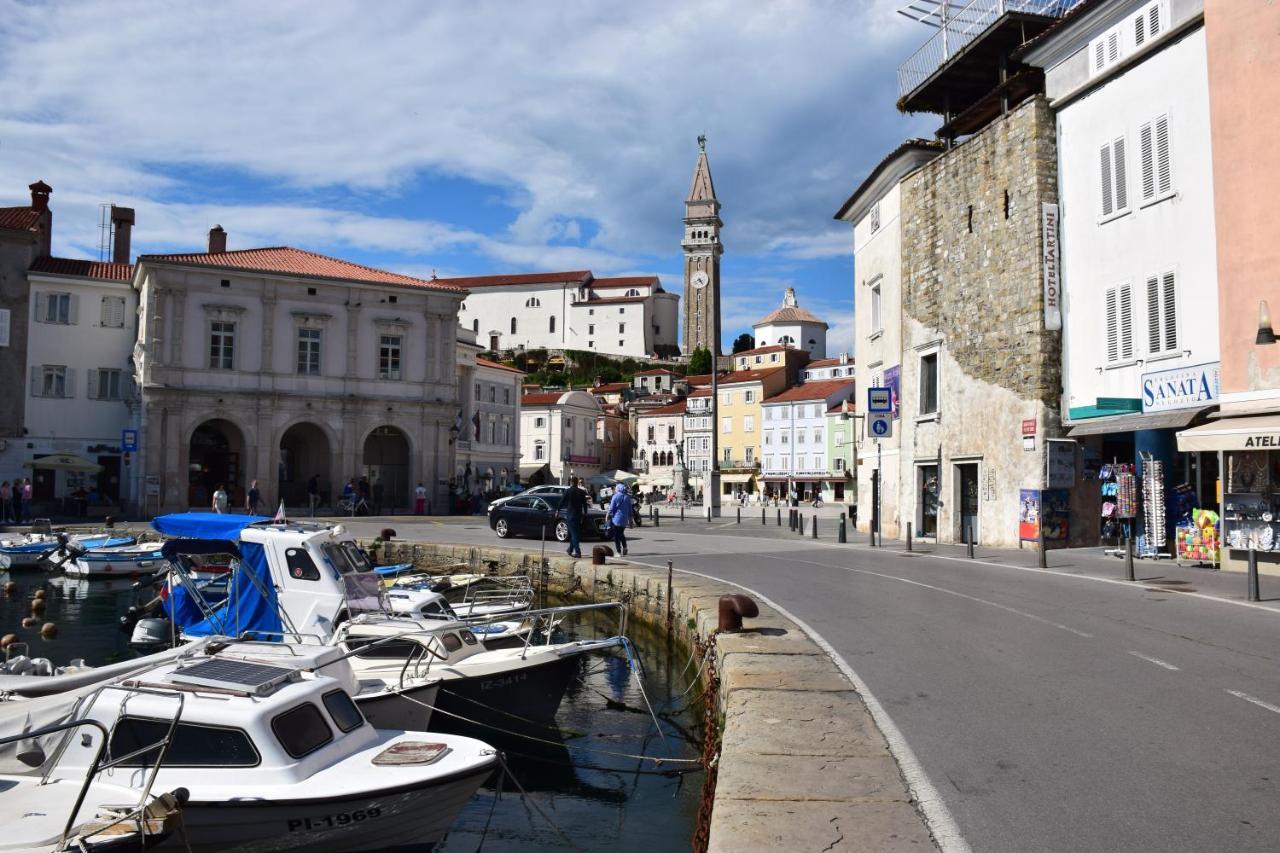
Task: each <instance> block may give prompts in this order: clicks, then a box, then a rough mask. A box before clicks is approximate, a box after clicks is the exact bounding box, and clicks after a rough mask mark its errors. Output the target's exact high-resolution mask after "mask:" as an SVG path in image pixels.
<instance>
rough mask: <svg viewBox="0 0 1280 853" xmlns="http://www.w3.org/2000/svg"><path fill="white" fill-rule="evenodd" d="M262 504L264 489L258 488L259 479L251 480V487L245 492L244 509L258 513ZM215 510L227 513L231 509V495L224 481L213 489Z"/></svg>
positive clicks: (250, 513)
mask: <svg viewBox="0 0 1280 853" xmlns="http://www.w3.org/2000/svg"><path fill="white" fill-rule="evenodd" d="M261 506H262V491H261V490H260V489H259V488H258V481H257V480H250V481H249V488H248V489H247V490H246V491H245V493H244V510H245V512H247V513H249V515H257V514H258V511H259V508H260V507H261ZM211 508H212V509H213V511H214V512H216V513H219V514H225V513H228V512H230V511H231V497H230V495H228V494H227V487H226V485H225V484H223V483H219V484H218V487H217V488H216V489H214V490H213V502H212V507H211Z"/></svg>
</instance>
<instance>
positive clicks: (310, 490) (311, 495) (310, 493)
mask: <svg viewBox="0 0 1280 853" xmlns="http://www.w3.org/2000/svg"><path fill="white" fill-rule="evenodd" d="M307 503H308V504H310V505H311V517H312V518H315V517H316V507H318V506H320V475H319V474H312V475H311V479H310V480H307Z"/></svg>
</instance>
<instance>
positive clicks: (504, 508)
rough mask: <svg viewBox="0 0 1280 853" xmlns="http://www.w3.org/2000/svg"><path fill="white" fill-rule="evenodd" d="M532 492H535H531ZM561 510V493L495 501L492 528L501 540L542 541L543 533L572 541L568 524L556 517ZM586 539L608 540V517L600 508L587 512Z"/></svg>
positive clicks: (490, 509) (562, 540) (564, 540)
mask: <svg viewBox="0 0 1280 853" xmlns="http://www.w3.org/2000/svg"><path fill="white" fill-rule="evenodd" d="M530 491H532V490H530ZM559 508H560V494H548V493H539V494H529V493H526V494H523V495H516V496H515V497H514V498H512V499H511V500H509V501H504V502H502V503H498V502H495V503H494V504H493V505H491V506H490V507H489V527H490V528H492V529H493V532H494V533H496V534H498V538H499V539H506V538H507V537H509V536H533V537H536V538H539V539H541V538H542V536H543V531H544V530H545V531H546V535H547V536H548V537H554V538H555V540H556V541H557V542H568V541H569V525H568V523H567V522H566V521H565V520H564V519H563V518H560V517H558V516H557V515H556V511H557V510H559ZM582 538H583V539H591V538H597V539H604V538H605V514H604V513H603V512H601V511H600V510H598V509H588V510H587V521H586V523H585V524H583V525H582Z"/></svg>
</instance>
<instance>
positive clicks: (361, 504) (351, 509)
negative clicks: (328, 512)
mask: <svg viewBox="0 0 1280 853" xmlns="http://www.w3.org/2000/svg"><path fill="white" fill-rule="evenodd" d="M337 509H338V512H339V513H346V514H348V515H359V514H360V510H361V509H363V510H364V514H365V515H372V514H373V510H372V508H371V507H370V506H369V502H368V501H367V500H365V499H364V498H362V497H360V496H358V495H357V496H356V497H354V498H343V499H342V500H340V501H338V507H337Z"/></svg>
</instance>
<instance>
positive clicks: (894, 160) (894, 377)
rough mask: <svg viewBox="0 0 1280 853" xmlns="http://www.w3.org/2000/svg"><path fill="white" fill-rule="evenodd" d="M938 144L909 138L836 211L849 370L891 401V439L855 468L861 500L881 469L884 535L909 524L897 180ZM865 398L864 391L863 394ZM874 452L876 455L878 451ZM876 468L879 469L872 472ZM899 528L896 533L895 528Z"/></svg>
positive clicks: (868, 448)
mask: <svg viewBox="0 0 1280 853" xmlns="http://www.w3.org/2000/svg"><path fill="white" fill-rule="evenodd" d="M941 150H942V146H941V144H940V143H936V142H928V141H925V140H919V139H916V140H909V141H907V142H905V143H903V144H902V145H901V146H899V147H898V148H897V149H896V150H895V151H893V152H892V153H891V154H889V156H888V157H886V158H884V160H882V161H881V162H880V163H879V164H878V165H877V166H876V167H875V168H874V169H872V170H871V173H870V174H869V175H868V176H867V178H866V179H865V180H864V181H863V182H862V185H861V186H859V187H858V188H857V189H856V190H855V191H854V193H853V195H851V196H850V197H849V200H848V201H846V202H845V203H844V205H843V206H842V207H841V208H840V210H839V212H838V213H837V214H836V218H837V219H841V220H843V221H845V222H849V223H851V224H852V225H853V257H854V264H855V267H854V268H855V270H856V271H857V279H856V282H855V284H854V304H855V305H856V306H857V310H856V311H855V312H854V316H853V320H854V341H855V342H856V344H857V352H858V358H857V362H856V364H855V365H854V370H855V376H856V385H857V387H858V388H864V389H865V388H884V387H888V388H889V389H890V391H891V392H892V394H893V397H894V411H893V418H894V430H893V435H892V436H891V437H889V438H885V439H874V440H870V439H868V440H865V443H864V444H863V445H862V452H861V453H860V455H861V456H862V457H863V458H864V459H865V458H867V457H870V458H871V459H873V460H874V461H875V462H876V464H875V465H872V464H863V465H860V466H858V469H857V479H858V484H857V489H856V492H857V494H858V495H859V499H860V500H861V499H863V498H865V499H867V500H868V501H869V500H870V496H871V495H872V487H871V479H872V473H873V471H876V470H879V471H880V502H881V506H882V507H883V508H884V510H885V512H884V517H883V519H882V520H881V531H882V532H883V533H884V534H885V535H886V536H891V537H895V536H900V535H901V529H905V527H904V525H905V523H906V519H902V518H900V514H899V507H900V505H901V503H902V501H903V500H904V496H902V495H901V493H900V489H899V483H898V479H899V478H898V468H899V464H898V463H899V447H900V443H901V429H900V425H901V420H900V419H899V411H898V403H897V400H898V397H899V396H900V393H901V388H900V387H899V386H900V384H901V375H902V229H901V227H900V216H899V214H900V210H901V199H902V193H901V185H902V181H903V180H904V179H905V178H906V177H907V176H908V175H910V174H911V173H912V172H914V171H915V170H916V169H918V168H920V166H922V165H923V164H925V163H927V162H928V161H930V160H932V159H933V158H934V157H936V156H937V155H938V153H939V152H940V151H941ZM862 395H863V399H864V400H865V391H864V392H862ZM877 451H878V452H877ZM877 466H878V467H877ZM870 518H871V513H870V512H862V513H861V514H860V518H859V525H860V527H861V528H862V529H864V530H865V529H867V525H869V524H870ZM900 528H901V529H900Z"/></svg>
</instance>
